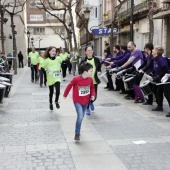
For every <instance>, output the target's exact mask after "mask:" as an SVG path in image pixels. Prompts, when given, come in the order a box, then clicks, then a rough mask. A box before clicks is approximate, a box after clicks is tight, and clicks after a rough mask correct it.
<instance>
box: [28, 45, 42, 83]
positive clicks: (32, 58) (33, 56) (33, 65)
mask: <svg viewBox="0 0 170 170" xmlns="http://www.w3.org/2000/svg"><path fill="white" fill-rule="evenodd" d="M28 57H29V58H30V61H31V81H32V83H33V82H34V77H35V81H36V79H37V63H38V58H39V53H38V52H37V51H35V47H34V46H33V47H32V51H31V52H30V53H29V56H28Z"/></svg>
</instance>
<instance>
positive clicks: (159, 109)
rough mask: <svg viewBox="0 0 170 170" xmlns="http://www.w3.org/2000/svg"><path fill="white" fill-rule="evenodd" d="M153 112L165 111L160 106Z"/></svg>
mask: <svg viewBox="0 0 170 170" xmlns="http://www.w3.org/2000/svg"><path fill="white" fill-rule="evenodd" d="M152 111H163V108H162V107H160V106H157V107H155V108H154V109H152Z"/></svg>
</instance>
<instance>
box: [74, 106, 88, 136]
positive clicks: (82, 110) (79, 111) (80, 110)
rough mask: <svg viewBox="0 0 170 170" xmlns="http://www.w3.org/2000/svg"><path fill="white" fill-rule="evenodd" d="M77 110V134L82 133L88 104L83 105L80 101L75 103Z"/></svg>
mask: <svg viewBox="0 0 170 170" xmlns="http://www.w3.org/2000/svg"><path fill="white" fill-rule="evenodd" d="M74 106H75V108H76V112H77V120H76V129H75V132H76V134H80V129H81V124H82V121H83V117H84V114H85V112H86V110H87V105H84V106H83V105H81V104H80V103H74Z"/></svg>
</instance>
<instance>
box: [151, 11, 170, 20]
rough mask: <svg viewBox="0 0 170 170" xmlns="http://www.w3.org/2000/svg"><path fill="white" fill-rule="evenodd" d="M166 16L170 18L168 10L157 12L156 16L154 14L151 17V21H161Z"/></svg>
mask: <svg viewBox="0 0 170 170" xmlns="http://www.w3.org/2000/svg"><path fill="white" fill-rule="evenodd" d="M167 16H170V10H167V11H162V12H159V13H158V14H155V15H154V16H153V19H162V18H165V17H167Z"/></svg>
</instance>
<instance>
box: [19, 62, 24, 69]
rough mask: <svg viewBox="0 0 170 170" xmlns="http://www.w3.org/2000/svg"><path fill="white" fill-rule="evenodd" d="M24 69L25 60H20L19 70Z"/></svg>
mask: <svg viewBox="0 0 170 170" xmlns="http://www.w3.org/2000/svg"><path fill="white" fill-rule="evenodd" d="M21 67H22V68H23V67H24V63H23V60H19V68H21Z"/></svg>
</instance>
